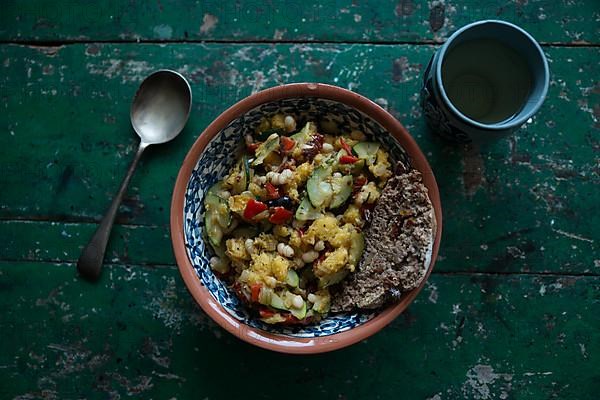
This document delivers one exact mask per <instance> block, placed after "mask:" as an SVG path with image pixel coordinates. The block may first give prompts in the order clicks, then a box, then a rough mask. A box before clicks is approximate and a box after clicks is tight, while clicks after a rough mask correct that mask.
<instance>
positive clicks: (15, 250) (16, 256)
mask: <svg viewBox="0 0 600 400" xmlns="http://www.w3.org/2000/svg"><path fill="white" fill-rule="evenodd" d="M95 229H96V225H95V224H87V223H61V222H47V221H0V260H5V261H37V262H76V261H77V259H78V258H79V255H80V254H81V250H82V248H83V246H84V244H85V243H87V241H88V240H89V238H90V237H91V236H92V234H93V233H94V230H95ZM527 240H535V236H534V237H533V239H532V238H531V236H530V235H529V232H526V233H519V232H517V233H515V234H514V235H509V236H507V237H505V238H502V240H499V241H498V244H497V245H490V246H491V247H490V248H489V249H488V250H487V251H486V252H483V253H481V254H478V253H477V249H476V247H477V246H476V245H472V246H471V248H470V249H469V251H473V252H474V253H475V254H473V253H471V254H470V255H468V257H470V258H472V259H474V261H473V262H471V263H465V262H463V259H464V258H465V256H466V255H465V254H463V253H464V251H461V246H460V243H458V241H456V240H452V239H451V238H449V239H447V240H445V242H444V246H443V247H442V248H443V251H442V255H441V256H440V260H439V261H438V263H437V265H436V268H435V271H434V272H436V273H446V272H457V271H460V272H481V271H486V272H489V273H517V272H523V271H534V272H536V273H545V274H547V273H560V274H586V275H596V276H597V275H600V274H599V273H598V270H597V268H595V267H592V268H587V266H588V265H587V264H585V261H586V259H587V258H590V259H593V257H594V256H595V254H593V251H592V252H591V253H592V254H590V255H589V256H588V257H586V256H583V255H581V254H582V253H579V255H578V257H577V258H575V257H573V255H572V254H571V252H572V251H573V249H571V248H570V244H569V242H566V243H564V242H563V241H556V242H554V243H555V245H554V246H548V248H547V249H546V250H544V251H540V252H538V253H533V254H524V255H522V256H517V255H516V254H514V253H512V252H515V251H517V250H514V249H512V248H513V246H511V245H515V246H514V247H516V246H518V245H519V244H520V243H522V242H523V241H527ZM500 242H504V243H500ZM504 246H508V248H509V250H507V251H508V252H510V253H507V254H508V255H509V256H510V258H509V257H507V255H505V254H506V253H505V250H504V248H505V247H504ZM516 248H518V247H516ZM479 250H481V249H479ZM106 262H107V263H111V264H143V265H168V264H171V265H172V264H174V263H175V259H174V257H173V252H172V248H171V238H170V235H169V231H168V229H166V228H164V227H158V226H131V225H116V226H115V228H114V231H113V233H112V236H111V240H110V242H109V246H108V249H107V252H106ZM591 262H593V261H591Z"/></svg>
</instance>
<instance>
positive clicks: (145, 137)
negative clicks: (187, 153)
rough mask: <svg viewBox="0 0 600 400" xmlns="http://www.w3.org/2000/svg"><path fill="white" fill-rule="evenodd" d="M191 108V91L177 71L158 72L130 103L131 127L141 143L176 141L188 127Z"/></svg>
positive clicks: (144, 84) (141, 87) (146, 82)
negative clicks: (186, 126)
mask: <svg viewBox="0 0 600 400" xmlns="http://www.w3.org/2000/svg"><path fill="white" fill-rule="evenodd" d="M191 107H192V91H191V88H190V85H189V84H188V82H187V81H186V79H185V78H184V77H183V76H182V75H181V74H179V73H178V72H175V71H171V70H166V69H165V70H159V71H156V72H154V73H153V74H152V75H150V76H148V77H147V78H146V79H144V81H143V82H142V84H141V85H140V87H139V89H138V91H137V92H136V94H135V97H134V99H133V102H132V103H131V111H130V117H131V125H132V126H133V129H134V130H135V132H136V133H137V134H138V136H139V137H140V139H142V143H145V144H159V143H165V142H168V141H170V140H172V139H174V138H175V137H176V136H177V135H178V134H179V132H181V130H182V129H183V127H184V126H185V123H186V121H187V120H188V117H189V115H190V110H191Z"/></svg>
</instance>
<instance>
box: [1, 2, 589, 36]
mask: <svg viewBox="0 0 600 400" xmlns="http://www.w3.org/2000/svg"><path fill="white" fill-rule="evenodd" d="M0 18H1V20H0V21H1V22H2V23H1V24H0V40H5V41H23V40H25V41H54V42H56V41H98V40H102V41H124V40H128V41H137V40H140V41H146V40H158V41H181V40H185V41H190V40H219V41H223V40H224V41H257V40H259V41H265V40H268V41H271V40H272V41H279V40H284V41H344V42H405V41H409V42H424V41H442V40H444V39H445V38H446V37H447V36H448V35H449V33H451V32H453V31H454V30H456V29H457V28H459V27H461V26H463V25H465V24H468V23H470V22H472V21H477V20H481V19H504V20H508V21H511V22H514V23H516V24H518V25H521V26H522V27H523V28H525V29H526V30H528V31H529V32H530V33H532V34H533V35H534V36H535V37H536V38H537V39H538V40H540V41H543V42H560V43H598V38H599V37H600V36H599V35H598V33H599V30H598V22H597V21H598V18H599V10H598V4H597V3H596V2H595V1H594V0H579V1H570V0H561V1H559V2H556V1H551V0H528V1H527V0H524V1H521V0H516V1H511V0H501V1H494V2H481V1H467V2H464V1H457V0H445V1H425V0H400V1H398V0H385V1H378V2H357V1H352V2H351V1H347V0H344V1H339V0H335V1H333V0H330V1H297V0H293V1H288V0H272V1H269V2H259V1H252V0H241V1H236V2H228V1H216V0H208V1H197V2H185V3H182V2H179V1H175V0H161V1H157V2H146V1H130V2H123V1H117V0H110V1H104V2H103V4H102V7H95V8H93V9H90V6H89V3H87V2H85V1H63V2H61V3H59V4H57V3H56V2H52V1H48V0H35V1H29V2H19V1H16V0H9V1H7V2H5V4H4V7H3V10H2V16H1V17H0Z"/></svg>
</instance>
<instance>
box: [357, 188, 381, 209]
mask: <svg viewBox="0 0 600 400" xmlns="http://www.w3.org/2000/svg"><path fill="white" fill-rule="evenodd" d="M380 196H381V193H380V192H379V189H378V188H377V185H375V183H374V182H369V183H368V184H366V185H364V186H363V187H361V188H360V192H358V194H357V195H356V197H355V198H354V204H356V205H357V206H360V205H362V204H364V203H367V204H373V203H375V202H376V201H377V200H378V199H379V197H380Z"/></svg>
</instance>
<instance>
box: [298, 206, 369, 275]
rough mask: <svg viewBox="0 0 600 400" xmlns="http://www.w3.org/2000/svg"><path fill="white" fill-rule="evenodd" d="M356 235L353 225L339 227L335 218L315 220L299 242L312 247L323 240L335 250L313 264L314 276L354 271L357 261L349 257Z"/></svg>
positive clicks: (324, 217) (329, 216) (346, 224)
mask: <svg viewBox="0 0 600 400" xmlns="http://www.w3.org/2000/svg"><path fill="white" fill-rule="evenodd" d="M357 235H360V233H359V232H358V231H357V230H356V228H355V227H354V225H352V224H350V223H345V224H344V225H342V226H340V224H339V222H338V220H337V218H335V217H333V216H332V215H325V216H323V217H321V218H318V219H316V220H315V221H314V222H313V223H312V224H311V226H310V227H309V228H308V230H307V231H306V233H305V234H304V235H303V236H302V237H301V240H302V241H303V242H304V243H305V244H307V245H314V244H315V243H316V242H318V241H319V240H323V241H324V242H328V243H329V244H330V245H331V246H332V247H333V248H335V250H334V251H332V252H329V253H327V254H326V256H325V258H324V259H323V260H322V261H320V262H316V263H314V264H313V269H314V273H315V275H316V276H317V277H319V278H324V277H328V276H330V275H333V274H336V273H339V272H341V271H342V270H344V269H348V270H349V271H354V269H355V267H356V265H355V264H356V263H357V261H358V260H355V259H354V258H353V257H351V252H350V250H351V247H352V243H353V239H355V236H357ZM292 236H293V235H292ZM290 242H291V240H290Z"/></svg>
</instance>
